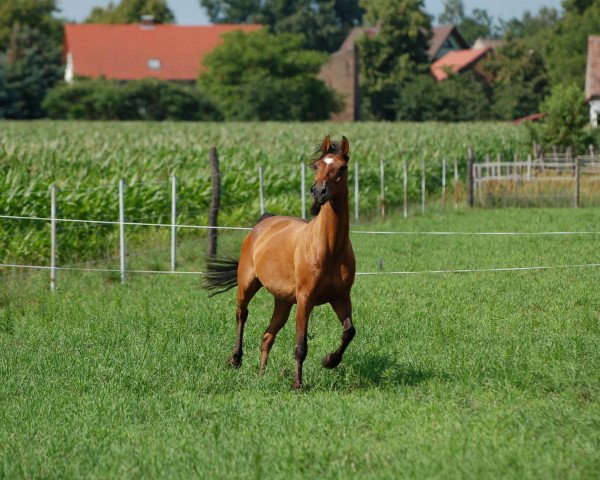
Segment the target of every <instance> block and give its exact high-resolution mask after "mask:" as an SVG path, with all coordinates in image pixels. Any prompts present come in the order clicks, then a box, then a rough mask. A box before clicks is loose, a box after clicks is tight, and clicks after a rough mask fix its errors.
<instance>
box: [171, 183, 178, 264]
mask: <svg viewBox="0 0 600 480" xmlns="http://www.w3.org/2000/svg"><path fill="white" fill-rule="evenodd" d="M176 225H177V177H176V176H175V175H172V176H171V271H172V272H174V271H175V268H176V266H177V259H176V248H177V227H176Z"/></svg>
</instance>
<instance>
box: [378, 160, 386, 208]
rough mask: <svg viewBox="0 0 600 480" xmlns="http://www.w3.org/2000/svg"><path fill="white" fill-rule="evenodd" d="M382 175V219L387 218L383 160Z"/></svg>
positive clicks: (381, 163)
mask: <svg viewBox="0 0 600 480" xmlns="http://www.w3.org/2000/svg"><path fill="white" fill-rule="evenodd" d="M379 170H380V174H381V180H380V184H381V185H380V186H381V204H380V208H381V218H384V217H385V170H384V165H383V158H382V159H381V162H380V168H379Z"/></svg>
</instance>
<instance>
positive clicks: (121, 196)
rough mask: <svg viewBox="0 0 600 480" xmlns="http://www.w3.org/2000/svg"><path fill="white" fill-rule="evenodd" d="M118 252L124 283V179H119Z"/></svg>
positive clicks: (122, 281)
mask: <svg viewBox="0 0 600 480" xmlns="http://www.w3.org/2000/svg"><path fill="white" fill-rule="evenodd" d="M119 245H120V248H119V253H120V255H119V256H120V259H121V283H123V284H124V283H125V181H124V180H123V179H121V180H119Z"/></svg>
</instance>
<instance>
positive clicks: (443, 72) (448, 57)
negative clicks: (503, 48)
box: [431, 48, 491, 82]
mask: <svg viewBox="0 0 600 480" xmlns="http://www.w3.org/2000/svg"><path fill="white" fill-rule="evenodd" d="M490 50H491V49H490V48H481V49H475V48H468V49H465V50H450V51H449V52H447V53H446V54H445V55H444V56H442V57H441V58H440V59H439V60H436V61H435V62H433V64H432V65H431V73H432V74H433V76H434V77H435V79H436V80H437V81H438V82H441V81H444V80H446V79H447V78H448V75H449V73H450V72H452V73H463V72H467V71H471V70H474V71H475V72H476V73H478V74H479V75H480V76H481V77H485V75H484V74H483V72H482V71H481V70H480V69H479V65H478V64H479V62H480V61H481V60H482V59H483V58H484V57H485V56H486V55H487V54H488V53H489V52H490Z"/></svg>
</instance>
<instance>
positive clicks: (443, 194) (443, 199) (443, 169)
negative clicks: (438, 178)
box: [442, 157, 446, 210]
mask: <svg viewBox="0 0 600 480" xmlns="http://www.w3.org/2000/svg"><path fill="white" fill-rule="evenodd" d="M442 208H443V209H444V210H446V157H444V158H443V159H442Z"/></svg>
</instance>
